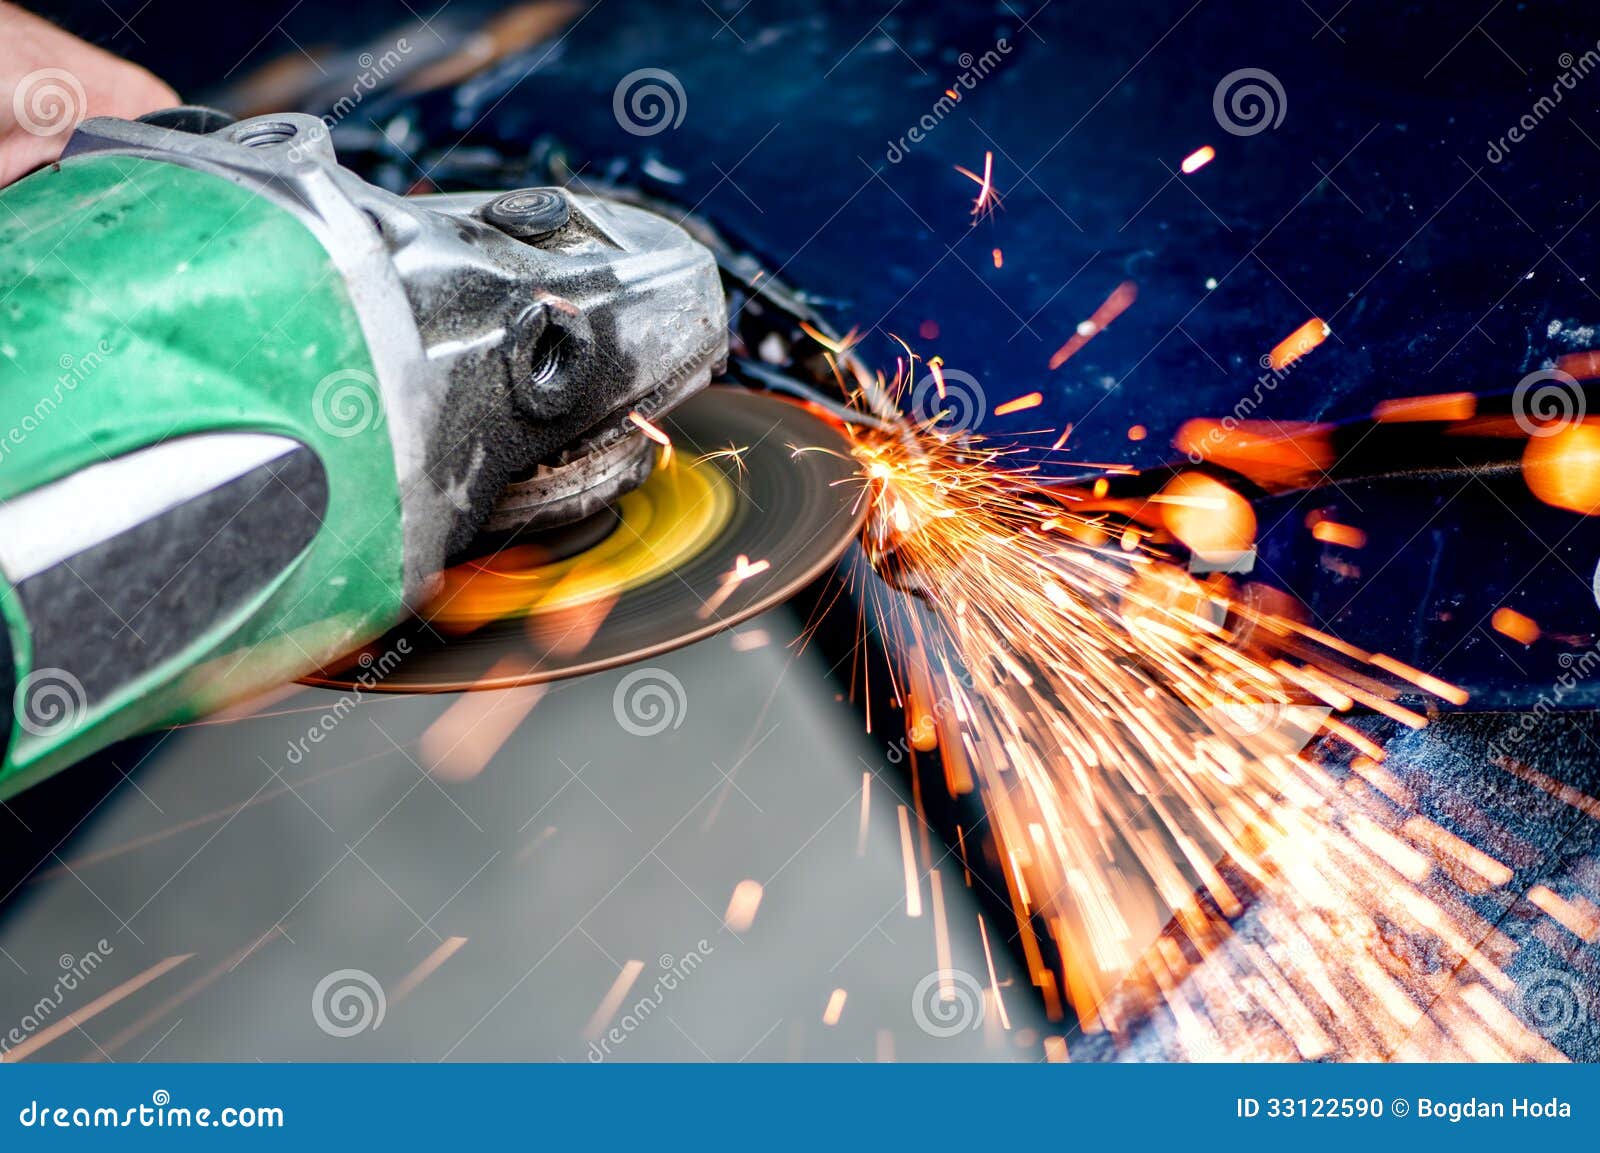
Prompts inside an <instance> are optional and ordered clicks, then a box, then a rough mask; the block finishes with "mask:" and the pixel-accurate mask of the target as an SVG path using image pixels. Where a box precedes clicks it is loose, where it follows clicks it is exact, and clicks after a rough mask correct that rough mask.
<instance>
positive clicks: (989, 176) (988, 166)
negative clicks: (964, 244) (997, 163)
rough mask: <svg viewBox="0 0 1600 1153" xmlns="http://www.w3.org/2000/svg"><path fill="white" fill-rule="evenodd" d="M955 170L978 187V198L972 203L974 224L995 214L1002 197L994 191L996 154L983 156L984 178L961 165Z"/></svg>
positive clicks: (986, 153)
mask: <svg viewBox="0 0 1600 1153" xmlns="http://www.w3.org/2000/svg"><path fill="white" fill-rule="evenodd" d="M955 169H956V171H957V172H959V173H961V175H963V176H965V177H966V178H967V179H968V180H970V181H972V182H973V183H974V184H976V185H977V186H978V197H977V199H976V200H974V201H973V202H972V222H973V223H974V224H976V223H977V222H978V221H979V220H981V219H982V218H983V217H984V215H985V214H986V213H987V214H993V212H994V210H995V209H996V208H999V207H1000V196H999V194H998V193H996V192H995V190H994V153H993V152H985V153H984V154H983V175H982V176H979V175H978V174H977V173H975V172H970V171H968V170H967V169H965V168H963V167H961V165H959V164H957V165H956V166H955Z"/></svg>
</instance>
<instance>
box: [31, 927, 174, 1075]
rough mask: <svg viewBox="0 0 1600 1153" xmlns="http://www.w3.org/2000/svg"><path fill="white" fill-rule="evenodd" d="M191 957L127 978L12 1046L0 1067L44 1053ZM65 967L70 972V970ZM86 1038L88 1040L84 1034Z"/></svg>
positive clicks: (166, 962)
mask: <svg viewBox="0 0 1600 1153" xmlns="http://www.w3.org/2000/svg"><path fill="white" fill-rule="evenodd" d="M193 956H194V954H193V953H179V954H178V955H176V956H173V957H168V958H167V959H166V960H164V961H158V962H156V964H154V965H151V966H150V967H149V968H148V969H146V970H144V971H143V972H141V973H138V974H136V975H135V976H132V977H129V978H128V979H127V980H126V981H124V982H122V984H120V985H118V986H117V987H116V988H114V989H112V990H111V991H110V992H108V993H102V994H101V995H100V996H98V997H96V998H95V999H94V1000H93V1001H90V1002H89V1003H88V1004H87V1005H85V1006H84V1007H83V1008H81V1009H74V1010H73V1011H72V1012H70V1013H68V1014H67V1015H66V1016H65V1017H63V1018H62V1019H61V1020H59V1021H57V1022H56V1023H55V1024H54V1025H50V1026H49V1027H47V1028H44V1029H41V1030H39V1031H38V1032H37V1033H35V1034H34V1035H33V1036H31V1037H28V1038H26V1039H25V1040H23V1041H22V1042H21V1043H20V1044H17V1045H13V1046H12V1047H11V1048H9V1049H7V1050H6V1051H5V1052H3V1053H0V1063H7V1064H9V1063H13V1062H17V1061H21V1060H23V1059H24V1058H26V1057H28V1056H29V1055H30V1054H33V1053H36V1052H38V1051H39V1050H40V1049H43V1048H44V1047H45V1046H46V1045H48V1044H50V1042H52V1041H54V1040H55V1039H56V1038H57V1037H62V1036H65V1035H66V1034H68V1033H71V1032H73V1031H74V1030H81V1029H82V1027H83V1026H84V1024H85V1023H86V1022H88V1021H91V1020H93V1019H94V1018H95V1017H98V1016H99V1015H100V1014H101V1013H104V1012H105V1011H106V1010H107V1009H109V1008H111V1006H113V1005H115V1004H116V1003H117V1002H119V1001H121V1000H123V999H124V998H126V997H129V996H131V995H132V994H134V993H137V992H138V991H139V990H140V989H142V988H144V987H145V986H146V985H148V984H149V983H150V982H151V981H154V980H155V979H156V978H158V977H161V976H164V975H165V974H166V973H168V972H170V971H171V970H173V969H176V968H177V967H178V966H179V965H181V964H183V963H184V962H185V961H187V960H188V959H189V958H190V957H193ZM68 967H69V968H70V966H68ZM85 1035H86V1036H87V1034H85Z"/></svg>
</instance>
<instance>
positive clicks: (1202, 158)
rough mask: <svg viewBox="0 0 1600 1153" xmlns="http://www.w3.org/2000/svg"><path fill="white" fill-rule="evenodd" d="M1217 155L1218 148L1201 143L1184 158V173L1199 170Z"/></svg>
mask: <svg viewBox="0 0 1600 1153" xmlns="http://www.w3.org/2000/svg"><path fill="white" fill-rule="evenodd" d="M1216 157H1217V150H1216V149H1215V148H1213V147H1211V145H1209V144H1204V145H1201V146H1200V147H1199V148H1196V149H1195V150H1194V151H1193V152H1191V153H1189V155H1187V156H1185V157H1184V158H1183V174H1184V175H1185V176H1189V175H1191V174H1192V173H1195V172H1199V171H1200V170H1201V169H1202V168H1204V167H1205V166H1206V165H1207V164H1210V163H1211V162H1212V161H1213V160H1215V159H1216Z"/></svg>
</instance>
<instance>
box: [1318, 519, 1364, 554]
mask: <svg viewBox="0 0 1600 1153" xmlns="http://www.w3.org/2000/svg"><path fill="white" fill-rule="evenodd" d="M1311 536H1312V539H1313V540H1320V541H1321V542H1322V543H1323V544H1336V545H1341V546H1342V547H1344V548H1365V547H1366V545H1367V534H1366V533H1364V532H1362V531H1361V530H1360V529H1358V528H1356V527H1354V526H1353V525H1348V524H1340V523H1339V522H1338V521H1332V520H1325V519H1323V518H1321V517H1318V518H1317V519H1316V520H1315V521H1314V522H1313V523H1312V525H1311Z"/></svg>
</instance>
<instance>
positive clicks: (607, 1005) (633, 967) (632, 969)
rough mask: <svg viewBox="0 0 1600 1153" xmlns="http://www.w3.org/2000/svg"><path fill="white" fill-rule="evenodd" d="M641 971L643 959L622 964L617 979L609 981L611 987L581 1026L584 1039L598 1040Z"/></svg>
mask: <svg viewBox="0 0 1600 1153" xmlns="http://www.w3.org/2000/svg"><path fill="white" fill-rule="evenodd" d="M642 972H644V962H643V961H629V962H627V963H626V964H625V965H623V966H622V972H620V973H618V974H617V979H616V980H615V981H613V982H612V983H611V988H610V989H608V990H606V995H605V996H604V997H602V998H601V999H600V1004H598V1005H597V1006H595V1010H594V1014H593V1015H592V1016H591V1017H590V1018H589V1023H588V1024H586V1025H585V1026H584V1027H583V1039H584V1040H586V1041H596V1040H599V1038H600V1035H601V1034H602V1033H604V1032H605V1031H606V1026H608V1025H610V1024H611V1018H613V1017H615V1016H616V1015H617V1010H618V1009H620V1008H622V999H623V998H624V997H626V996H627V995H628V990H629V989H631V988H633V983H634V982H635V981H637V980H638V979H639V974H640V973H642Z"/></svg>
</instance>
